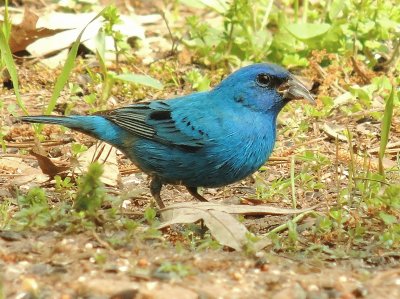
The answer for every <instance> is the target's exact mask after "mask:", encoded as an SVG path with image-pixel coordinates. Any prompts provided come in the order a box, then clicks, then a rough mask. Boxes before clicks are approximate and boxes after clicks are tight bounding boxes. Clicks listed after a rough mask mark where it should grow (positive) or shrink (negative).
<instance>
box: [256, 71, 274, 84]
mask: <svg viewBox="0 0 400 299" xmlns="http://www.w3.org/2000/svg"><path fill="white" fill-rule="evenodd" d="M271 81H272V78H271V76H270V75H268V74H259V75H258V76H257V79H256V82H257V84H258V85H259V86H261V87H268V86H269V84H270V83H271Z"/></svg>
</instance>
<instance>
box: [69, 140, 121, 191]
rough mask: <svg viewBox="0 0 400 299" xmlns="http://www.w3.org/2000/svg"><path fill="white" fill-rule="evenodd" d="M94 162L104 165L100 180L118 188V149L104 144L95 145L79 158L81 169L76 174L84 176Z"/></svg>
mask: <svg viewBox="0 0 400 299" xmlns="http://www.w3.org/2000/svg"><path fill="white" fill-rule="evenodd" d="M94 161H98V162H99V163H101V164H103V168H104V173H103V175H102V176H101V178H100V180H101V181H102V182H103V183H104V184H106V185H108V186H114V187H115V186H118V179H119V169H118V163H117V150H116V148H115V147H112V146H111V145H109V144H108V143H104V142H102V143H100V144H95V145H93V146H92V147H90V148H89V149H88V150H87V151H86V152H84V153H83V154H82V155H80V156H79V158H78V162H79V168H78V169H76V170H75V173H78V174H82V173H83V172H84V171H86V169H87V168H88V166H89V164H90V163H92V162H94Z"/></svg>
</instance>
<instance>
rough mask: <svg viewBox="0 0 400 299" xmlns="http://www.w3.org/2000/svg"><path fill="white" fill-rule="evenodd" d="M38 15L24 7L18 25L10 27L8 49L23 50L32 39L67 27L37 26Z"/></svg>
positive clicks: (53, 33) (52, 33)
mask: <svg viewBox="0 0 400 299" xmlns="http://www.w3.org/2000/svg"><path fill="white" fill-rule="evenodd" d="M38 19H39V17H38V16H37V15H35V14H34V13H33V12H32V11H31V10H29V9H28V8H25V12H24V18H23V19H22V22H21V23H20V24H18V25H13V26H12V27H11V34H10V41H9V43H10V49H11V52H12V53H15V52H19V51H23V50H25V49H26V48H27V47H28V46H29V45H30V44H32V43H33V42H34V41H36V40H38V39H40V38H43V37H48V36H52V35H55V34H57V33H60V32H63V31H65V30H68V29H48V28H44V27H40V28H37V27H36V23H37V21H38Z"/></svg>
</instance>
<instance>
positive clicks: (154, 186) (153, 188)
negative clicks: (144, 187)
mask: <svg viewBox="0 0 400 299" xmlns="http://www.w3.org/2000/svg"><path fill="white" fill-rule="evenodd" d="M161 187H162V182H161V180H160V178H159V177H157V176H155V177H153V179H152V180H151V182H150V193H151V195H152V196H153V198H154V199H155V200H156V203H157V205H158V207H159V208H160V209H163V208H165V205H164V203H163V201H162V199H161V196H160V192H161Z"/></svg>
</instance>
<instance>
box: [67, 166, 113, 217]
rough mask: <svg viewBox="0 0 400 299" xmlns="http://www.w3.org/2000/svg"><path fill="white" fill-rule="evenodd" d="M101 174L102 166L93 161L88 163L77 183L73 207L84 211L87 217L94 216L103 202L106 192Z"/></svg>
mask: <svg viewBox="0 0 400 299" xmlns="http://www.w3.org/2000/svg"><path fill="white" fill-rule="evenodd" d="M102 174H103V166H102V165H101V164H100V163H98V162H94V163H92V164H90V166H89V168H88V171H87V173H86V174H85V175H83V176H82V177H81V178H80V180H79V183H78V191H77V193H76V198H75V204H74V208H75V209H76V210H77V211H84V212H85V214H86V215H88V216H89V217H95V216H96V214H97V212H98V210H99V209H100V207H101V204H102V203H103V201H104V199H105V197H106V192H105V189H104V185H103V183H102V182H101V180H100V177H101V175H102Z"/></svg>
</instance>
